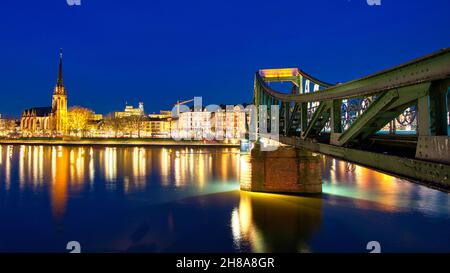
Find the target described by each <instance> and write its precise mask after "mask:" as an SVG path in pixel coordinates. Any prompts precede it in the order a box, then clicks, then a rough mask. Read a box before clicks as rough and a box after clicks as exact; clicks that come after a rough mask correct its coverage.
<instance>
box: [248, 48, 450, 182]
mask: <svg viewBox="0 0 450 273" xmlns="http://www.w3.org/2000/svg"><path fill="white" fill-rule="evenodd" d="M274 82H278V83H280V82H290V83H292V86H291V87H290V91H284V92H281V91H277V90H275V88H274V87H273V84H272V83H274ZM449 86H450V49H449V48H447V49H443V50H440V51H438V52H435V53H433V54H430V55H427V56H424V57H422V58H419V59H416V60H413V61H411V62H408V63H405V64H402V65H399V66H397V67H394V68H391V69H387V70H384V71H381V72H378V73H375V74H372V75H369V76H367V77H363V78H360V79H357V80H353V81H350V82H346V83H339V84H334V85H333V84H329V83H326V82H323V81H321V80H318V79H316V78H314V77H312V76H310V75H308V74H306V73H305V72H303V71H302V70H299V69H297V68H283V69H262V70H259V71H258V72H257V73H256V75H255V81H254V96H253V100H254V104H255V105H267V106H268V107H269V108H270V106H271V105H278V106H279V107H280V113H279V116H280V118H279V125H280V128H279V132H280V140H281V142H283V143H286V144H291V145H294V146H297V147H303V148H307V149H310V150H314V151H318V152H322V153H324V154H329V155H332V156H336V157H340V158H344V159H346V160H349V161H353V162H356V163H360V164H363V165H368V166H372V167H375V168H378V169H381V170H383V171H387V172H391V173H395V174H399V175H402V176H406V177H409V178H413V179H414V180H417V181H426V182H427V183H430V182H431V183H434V184H437V185H438V186H441V187H445V188H450V167H449V164H450V138H449V134H448V131H449V127H450V126H449V112H448V108H449V106H448V96H449ZM268 112H269V113H270V111H268ZM268 122H270V117H269V118H268ZM268 127H269V128H270V126H268Z"/></svg>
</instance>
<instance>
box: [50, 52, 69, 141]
mask: <svg viewBox="0 0 450 273" xmlns="http://www.w3.org/2000/svg"><path fill="white" fill-rule="evenodd" d="M62 61H63V60H62V49H60V50H59V69H58V80H57V82H56V86H55V89H54V91H53V98H52V124H53V126H52V127H53V130H55V131H56V132H58V133H62V134H63V133H64V132H65V130H66V129H67V94H66V89H65V88H64V84H63V70H62Z"/></svg>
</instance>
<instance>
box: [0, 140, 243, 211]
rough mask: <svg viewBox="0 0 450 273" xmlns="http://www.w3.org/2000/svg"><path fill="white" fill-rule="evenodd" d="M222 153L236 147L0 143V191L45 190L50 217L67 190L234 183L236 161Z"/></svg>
mask: <svg viewBox="0 0 450 273" xmlns="http://www.w3.org/2000/svg"><path fill="white" fill-rule="evenodd" d="M224 153H230V154H232V155H233V156H234V155H236V154H237V153H238V150H237V149H229V150H228V149H227V150H223V149H222V150H221V149H217V150H211V149H201V148H200V149H191V148H189V149H188V148H143V147H125V148H120V147H84V146H78V147H72V146H30V145H21V146H12V145H9V146H7V145H0V190H6V191H10V190H11V187H12V186H14V184H15V183H17V188H18V189H19V190H20V191H32V192H36V193H41V192H45V191H48V192H49V194H50V201H51V205H52V210H53V213H54V215H55V217H62V216H63V215H64V213H65V210H66V204H67V202H68V199H69V198H70V195H71V194H75V195H82V194H85V193H86V192H93V189H94V187H97V188H99V189H105V190H106V191H107V192H116V191H119V190H120V191H123V192H124V193H125V194H132V193H139V192H142V191H145V190H146V188H147V187H148V185H151V184H152V183H156V185H157V186H160V187H167V188H182V187H195V188H197V189H198V190H200V191H201V190H203V189H204V188H205V187H206V185H207V184H208V182H211V181H212V180H218V181H224V180H228V179H232V182H233V183H236V181H237V171H236V170H234V169H231V167H232V166H236V163H230V162H223V161H232V160H236V157H233V156H231V155H226V154H224ZM213 165H214V168H213ZM222 168H225V170H224V169H222ZM153 172H154V173H155V179H156V180H155V181H154V182H152V178H151V177H152V173H153ZM96 181H97V182H96Z"/></svg>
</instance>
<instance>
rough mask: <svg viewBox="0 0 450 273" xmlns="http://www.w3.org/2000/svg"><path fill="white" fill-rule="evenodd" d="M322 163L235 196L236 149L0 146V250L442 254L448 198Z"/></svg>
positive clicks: (449, 231) (447, 243)
mask: <svg viewBox="0 0 450 273" xmlns="http://www.w3.org/2000/svg"><path fill="white" fill-rule="evenodd" d="M322 161H323V165H324V167H323V174H322V177H323V183H324V184H323V191H324V194H322V195H321V196H316V197H300V196H286V195H278V194H263V193H249V192H240V191H239V174H240V172H241V171H242V168H243V166H241V162H244V161H243V160H242V159H241V158H240V154H239V150H238V149H232V148H159V147H151V148H142V147H126V148H122V147H66V146H64V147H62V146H26V145H23V146H12V145H9V146H8V145H0V252H68V251H67V250H66V244H67V242H68V241H78V242H80V244H81V248H82V251H83V252H355V251H356V252H368V250H366V245H367V243H368V242H369V241H378V242H379V243H380V244H381V251H382V252H399V251H401V252H405V251H406V252H409V251H410V252H425V251H432V252H450V194H448V193H444V192H440V191H437V190H433V189H430V188H427V187H424V186H420V185H417V184H413V183H411V182H408V181H406V180H402V179H399V178H395V177H393V176H389V175H386V174H383V173H380V172H376V171H373V170H370V169H367V168H364V167H360V166H357V165H352V164H349V163H346V162H344V161H339V160H335V159H332V158H329V157H325V156H324V157H322Z"/></svg>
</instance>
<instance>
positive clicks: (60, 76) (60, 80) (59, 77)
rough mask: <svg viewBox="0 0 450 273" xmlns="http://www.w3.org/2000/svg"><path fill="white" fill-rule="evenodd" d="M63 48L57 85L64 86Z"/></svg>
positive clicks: (60, 53) (60, 55)
mask: <svg viewBox="0 0 450 273" xmlns="http://www.w3.org/2000/svg"><path fill="white" fill-rule="evenodd" d="M62 57H63V54H62V48H60V49H59V70H58V82H57V84H56V85H57V86H64V85H63V70H62V61H63V60H62Z"/></svg>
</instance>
